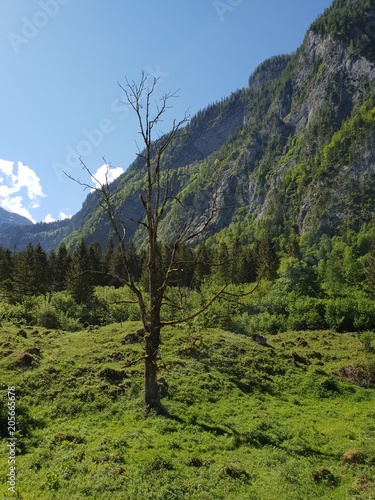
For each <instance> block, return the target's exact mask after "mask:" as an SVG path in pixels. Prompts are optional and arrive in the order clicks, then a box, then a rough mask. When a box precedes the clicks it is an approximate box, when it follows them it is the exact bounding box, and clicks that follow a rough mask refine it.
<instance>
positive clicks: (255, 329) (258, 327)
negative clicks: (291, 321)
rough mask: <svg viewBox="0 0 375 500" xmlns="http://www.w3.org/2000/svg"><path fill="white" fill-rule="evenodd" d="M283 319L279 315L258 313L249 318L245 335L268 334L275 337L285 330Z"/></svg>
mask: <svg viewBox="0 0 375 500" xmlns="http://www.w3.org/2000/svg"><path fill="white" fill-rule="evenodd" d="M285 323H286V321H285V317H284V316H282V315H280V314H269V313H267V312H265V313H259V314H256V315H255V316H252V317H251V318H249V322H248V326H247V333H248V334H249V335H253V334H254V333H269V334H271V335H275V334H276V333H278V332H282V331H284V330H285Z"/></svg>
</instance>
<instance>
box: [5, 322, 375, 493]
mask: <svg viewBox="0 0 375 500" xmlns="http://www.w3.org/2000/svg"><path fill="white" fill-rule="evenodd" d="M138 328H139V323H130V322H128V323H124V324H121V325H120V324H113V325H109V326H107V327H102V328H91V329H86V330H82V331H79V332H75V333H69V332H64V331H62V330H46V329H44V328H35V327H27V326H26V327H24V328H23V329H22V330H20V329H19V327H18V328H17V327H15V326H13V325H11V324H3V326H2V327H1V329H0V350H1V359H0V379H1V381H2V388H3V390H2V393H1V396H0V437H1V438H3V441H2V443H3V444H4V447H3V450H5V449H6V440H5V438H6V437H7V436H8V434H7V419H6V413H5V405H6V403H7V392H6V388H7V386H15V387H16V390H15V392H16V422H17V458H16V464H17V491H18V494H19V497H20V498H25V499H29V500H33V499H40V500H44V499H46V500H47V499H51V498H54V499H56V500H57V499H66V498H74V499H81V498H88V497H90V498H95V499H104V498H109V497H110V498H111V499H121V500H126V499H129V500H133V499H135V498H137V499H145V498H153V499H160V500H161V499H163V500H164V499H165V498H170V499H176V500H177V499H178V500H180V499H193V498H194V499H202V500H203V499H207V500H211V499H215V500H220V499H222V500H227V499H229V498H253V499H258V500H266V499H275V498H277V499H278V500H290V499H292V498H293V499H294V498H295V499H297V498H301V499H302V498H308V499H309V500H313V499H317V500H321V499H322V498H332V499H342V500H344V499H349V498H352V499H354V498H356V499H363V500H365V499H366V500H370V499H373V498H375V482H374V473H373V472H374V465H375V452H374V449H375V448H374V442H373V441H374V432H373V431H374V396H375V372H374V366H375V365H374V363H375V358H374V349H373V348H374V347H375V345H374V343H372V349H367V350H366V349H365V348H364V345H363V343H361V341H360V339H359V337H358V336H357V335H353V334H338V333H334V332H332V331H323V332H316V331H311V332H296V331H294V332H287V333H283V334H279V335H274V336H270V337H269V338H268V339H267V340H268V342H267V345H265V346H261V345H258V344H256V343H255V342H253V341H252V340H251V338H249V337H246V336H244V335H238V334H234V333H230V332H227V331H224V330H220V329H217V328H216V329H209V330H200V331H195V332H194V333H193V332H192V330H191V328H188V327H186V328H185V327H183V328H178V329H169V330H168V331H166V332H165V336H164V343H163V346H162V350H161V353H160V355H161V359H162V362H163V368H162V372H161V373H160V379H159V380H160V383H161V384H162V388H163V401H164V403H165V404H166V406H167V407H168V409H169V410H170V412H171V414H172V418H169V419H166V418H165V417H160V416H156V415H153V414H151V415H149V416H148V417H147V418H146V417H145V415H144V412H143V408H142V403H141V398H142V372H143V366H142V363H138V364H132V365H130V362H131V361H132V360H134V359H136V358H137V357H139V356H141V354H142V345H141V344H139V343H137V342H136V338H134V340H135V343H133V342H132V341H131V336H130V338H129V336H127V335H128V334H129V333H134V332H135V331H136V330H137V329H138ZM0 466H1V471H2V472H1V475H2V481H1V482H0V494H1V496H2V498H4V500H8V499H10V498H12V494H9V493H8V492H7V484H6V473H7V469H8V464H7V453H5V452H4V453H2V454H1V455H0Z"/></svg>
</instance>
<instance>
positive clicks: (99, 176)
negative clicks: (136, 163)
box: [91, 164, 124, 191]
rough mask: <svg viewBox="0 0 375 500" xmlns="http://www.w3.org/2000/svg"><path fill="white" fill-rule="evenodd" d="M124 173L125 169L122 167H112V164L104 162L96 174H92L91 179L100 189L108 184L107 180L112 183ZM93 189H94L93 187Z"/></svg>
mask: <svg viewBox="0 0 375 500" xmlns="http://www.w3.org/2000/svg"><path fill="white" fill-rule="evenodd" d="M123 173H124V169H122V168H121V167H111V166H110V165H107V164H104V165H102V166H101V167H99V168H98V170H97V171H96V172H95V174H93V175H92V176H91V180H92V182H94V183H95V187H96V188H97V189H98V188H100V187H101V186H102V185H104V184H106V182H108V184H110V183H111V182H113V181H114V180H115V179H117V177H120V175H121V174H123ZM92 191H94V190H93V189H92Z"/></svg>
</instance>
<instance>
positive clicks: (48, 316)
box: [38, 304, 60, 329]
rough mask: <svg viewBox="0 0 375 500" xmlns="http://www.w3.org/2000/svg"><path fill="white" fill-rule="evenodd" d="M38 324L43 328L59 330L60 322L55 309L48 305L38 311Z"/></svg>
mask: <svg viewBox="0 0 375 500" xmlns="http://www.w3.org/2000/svg"><path fill="white" fill-rule="evenodd" d="M38 323H39V324H40V326H44V327H45V328H52V329H54V328H55V329H56V328H59V326H60V321H59V317H58V314H57V311H56V309H55V308H54V307H53V306H51V305H49V304H47V305H45V306H43V307H42V309H41V310H40V311H39V319H38Z"/></svg>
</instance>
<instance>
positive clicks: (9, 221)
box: [0, 207, 33, 230]
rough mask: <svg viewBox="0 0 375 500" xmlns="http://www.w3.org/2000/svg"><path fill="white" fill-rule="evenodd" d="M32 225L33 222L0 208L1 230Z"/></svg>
mask: <svg viewBox="0 0 375 500" xmlns="http://www.w3.org/2000/svg"><path fill="white" fill-rule="evenodd" d="M32 224H33V223H32V222H31V220H29V219H27V218H26V217H23V216H22V215H18V214H14V213H12V212H8V211H7V210H5V209H4V208H1V207H0V230H4V229H5V228H8V227H9V226H31V225H32Z"/></svg>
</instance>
